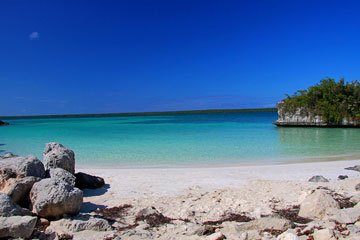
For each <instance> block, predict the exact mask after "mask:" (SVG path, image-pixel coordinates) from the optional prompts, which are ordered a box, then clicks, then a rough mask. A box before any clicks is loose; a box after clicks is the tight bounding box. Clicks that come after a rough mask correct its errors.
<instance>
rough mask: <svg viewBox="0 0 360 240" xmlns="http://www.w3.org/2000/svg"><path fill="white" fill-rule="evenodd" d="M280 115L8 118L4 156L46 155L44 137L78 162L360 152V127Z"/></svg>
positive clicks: (213, 161) (183, 162) (238, 160)
mask: <svg viewBox="0 0 360 240" xmlns="http://www.w3.org/2000/svg"><path fill="white" fill-rule="evenodd" d="M276 119H277V113H223V114H176V115H151V116H116V117H87V118H86V117H77V118H40V119H39V118H38V119H35V118H34V119H8V120H7V121H8V122H10V123H12V124H13V125H10V126H4V127H0V154H4V153H5V152H13V153H16V154H19V155H28V154H32V155H35V156H37V157H38V158H39V159H42V151H43V149H44V146H45V143H46V142H60V143H62V144H63V145H65V146H67V147H69V148H71V149H72V150H74V152H75V155H76V162H77V165H88V166H89V165H92V166H97V167H99V166H104V167H106V166H114V167H158V166H165V167H171V166H175V167H176V166H214V165H223V164H224V165H227V164H243V163H278V162H283V161H297V160H304V159H305V160H306V159H309V158H311V159H312V158H323V157H345V158H351V157H354V156H355V157H358V156H360V129H323V128H278V127H275V126H274V125H272V124H271V122H272V121H275V120H276Z"/></svg>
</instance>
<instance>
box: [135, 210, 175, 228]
mask: <svg viewBox="0 0 360 240" xmlns="http://www.w3.org/2000/svg"><path fill="white" fill-rule="evenodd" d="M172 220H174V219H172V218H169V217H166V216H164V215H163V214H162V213H160V212H159V211H158V210H157V209H156V208H154V207H151V208H144V209H142V210H141V211H140V212H139V213H138V214H137V216H136V218H135V221H136V222H138V221H144V222H146V223H147V224H149V227H150V228H154V227H159V226H161V225H163V224H167V223H171V221H172Z"/></svg>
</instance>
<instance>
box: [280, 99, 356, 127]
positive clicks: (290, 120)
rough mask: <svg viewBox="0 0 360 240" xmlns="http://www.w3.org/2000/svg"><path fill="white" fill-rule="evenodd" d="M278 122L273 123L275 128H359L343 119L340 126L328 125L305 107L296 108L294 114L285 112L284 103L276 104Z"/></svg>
mask: <svg viewBox="0 0 360 240" xmlns="http://www.w3.org/2000/svg"><path fill="white" fill-rule="evenodd" d="M277 108H278V120H276V121H275V122H273V124H275V125H276V126H283V127H360V125H359V123H358V122H354V121H351V120H349V119H343V122H342V124H336V125H335V124H328V123H326V122H325V121H323V119H322V118H321V116H319V115H316V114H312V113H311V112H310V111H309V110H308V109H306V108H305V107H301V108H297V109H296V110H295V112H289V111H286V110H285V107H284V101H281V102H279V103H278V104H277Z"/></svg>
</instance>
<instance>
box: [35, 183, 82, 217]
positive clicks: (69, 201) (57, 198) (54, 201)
mask: <svg viewBox="0 0 360 240" xmlns="http://www.w3.org/2000/svg"><path fill="white" fill-rule="evenodd" d="M30 201H31V204H32V211H33V213H35V214H36V215H38V216H40V217H45V218H57V217H62V216H63V215H64V214H71V215H74V214H77V213H79V212H80V209H81V206H82V203H83V192H82V191H81V190H80V189H78V188H75V187H72V186H71V185H69V184H67V183H65V182H64V181H61V180H57V179H52V178H46V179H43V180H41V181H39V182H37V183H35V184H34V186H33V187H32V189H31V191H30Z"/></svg>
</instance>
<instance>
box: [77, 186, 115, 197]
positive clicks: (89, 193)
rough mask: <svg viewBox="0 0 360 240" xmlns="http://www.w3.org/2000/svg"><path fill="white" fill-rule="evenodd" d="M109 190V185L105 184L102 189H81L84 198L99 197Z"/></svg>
mask: <svg viewBox="0 0 360 240" xmlns="http://www.w3.org/2000/svg"><path fill="white" fill-rule="evenodd" d="M109 188H110V184H105V185H104V186H103V187H101V188H98V189H87V188H85V189H83V192H84V197H94V196H100V195H103V194H104V193H106V192H107V191H108V189H109Z"/></svg>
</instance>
